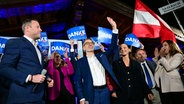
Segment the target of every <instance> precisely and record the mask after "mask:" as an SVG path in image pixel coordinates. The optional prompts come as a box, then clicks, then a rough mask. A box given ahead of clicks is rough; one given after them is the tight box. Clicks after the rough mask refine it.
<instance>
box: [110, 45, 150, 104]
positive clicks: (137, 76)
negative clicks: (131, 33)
mask: <svg viewBox="0 0 184 104" xmlns="http://www.w3.org/2000/svg"><path fill="white" fill-rule="evenodd" d="M120 48H121V49H120V55H121V58H120V59H119V60H116V61H114V62H113V71H114V73H115V75H116V77H117V79H118V82H119V83H120V86H121V88H120V87H117V89H116V90H115V92H114V93H115V94H113V95H114V96H113V97H114V100H113V103H114V104H144V98H145V96H147V97H148V98H149V99H150V100H152V99H153V95H152V93H151V91H150V89H149V87H148V85H147V84H146V82H145V80H144V76H143V73H141V71H142V69H141V66H140V64H139V63H138V62H136V61H135V60H132V59H131V58H130V56H129V53H130V52H131V49H130V48H129V47H128V46H127V45H126V44H121V45H120Z"/></svg>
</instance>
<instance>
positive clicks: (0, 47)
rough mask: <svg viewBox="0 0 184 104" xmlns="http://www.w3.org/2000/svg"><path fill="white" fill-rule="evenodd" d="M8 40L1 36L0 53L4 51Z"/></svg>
mask: <svg viewBox="0 0 184 104" xmlns="http://www.w3.org/2000/svg"><path fill="white" fill-rule="evenodd" d="M6 42H7V39H6V38H0V54H2V53H3V52H4V48H5V44H6Z"/></svg>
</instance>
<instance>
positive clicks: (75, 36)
mask: <svg viewBox="0 0 184 104" xmlns="http://www.w3.org/2000/svg"><path fill="white" fill-rule="evenodd" d="M67 34H68V39H69V40H71V39H72V40H84V39H86V38H87V35H86V31H85V28H84V26H76V27H73V28H70V29H68V30H67Z"/></svg>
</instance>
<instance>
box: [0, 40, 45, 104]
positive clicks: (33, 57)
mask: <svg viewBox="0 0 184 104" xmlns="http://www.w3.org/2000/svg"><path fill="white" fill-rule="evenodd" d="M42 59H43V57H42ZM42 69H43V60H42V64H40V62H39V59H38V56H37V53H36V50H35V48H34V46H33V45H32V43H31V42H29V41H28V40H27V39H26V38H24V37H21V38H16V39H10V40H8V41H7V43H6V45H5V50H4V56H3V58H2V61H1V63H0V76H2V77H5V78H7V79H9V80H11V84H10V88H9V96H8V101H7V102H8V104H12V103H25V102H30V101H31V102H32V101H40V100H42V99H43V95H44V89H45V88H44V87H45V83H42V84H39V86H38V87H37V89H36V91H35V92H32V89H33V87H34V86H35V84H33V83H31V82H28V83H26V82H25V81H26V78H27V76H28V75H29V74H31V75H35V74H38V73H39V74H40V73H41V71H42Z"/></svg>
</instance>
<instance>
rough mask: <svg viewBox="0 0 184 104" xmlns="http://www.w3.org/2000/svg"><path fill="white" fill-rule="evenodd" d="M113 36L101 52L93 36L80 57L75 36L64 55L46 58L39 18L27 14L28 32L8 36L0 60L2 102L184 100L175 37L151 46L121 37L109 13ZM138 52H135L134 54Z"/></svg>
mask: <svg viewBox="0 0 184 104" xmlns="http://www.w3.org/2000/svg"><path fill="white" fill-rule="evenodd" d="M107 21H108V22H109V24H110V25H111V27H112V40H111V44H110V46H109V47H108V49H107V50H104V47H103V46H101V52H98V53H96V52H95V50H94V42H93V41H92V40H91V39H90V38H87V39H85V40H84V41H83V45H82V49H83V52H84V56H83V57H80V56H77V57H76V53H75V51H74V41H73V40H70V44H71V49H70V55H68V51H67V50H66V52H65V53H64V58H62V57H61V55H60V54H59V53H57V52H56V51H54V52H53V53H52V54H51V57H50V58H49V59H47V60H45V58H44V56H43V55H42V53H41V52H40V49H39V47H37V42H36V40H37V39H39V38H40V32H41V31H42V30H41V28H40V24H39V22H38V21H37V20H32V19H27V20H25V21H24V22H23V24H22V30H23V33H24V36H23V37H20V38H15V39H9V40H8V41H7V43H6V46H5V49H4V53H3V55H1V59H0V60H1V61H0V104H183V101H182V98H184V84H183V83H182V80H181V78H180V73H179V69H180V68H181V67H180V66H181V64H182V63H183V53H182V51H181V50H180V48H179V47H178V46H177V44H176V43H175V42H174V41H172V40H165V41H163V43H162V47H161V48H160V49H158V48H155V51H154V55H155V57H154V58H153V60H148V59H147V54H146V50H144V49H137V50H136V52H135V55H132V48H131V46H129V45H127V44H125V43H120V45H119V44H117V43H118V29H117V24H116V22H115V21H114V20H113V19H112V18H110V17H107ZM132 56H133V57H132Z"/></svg>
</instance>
